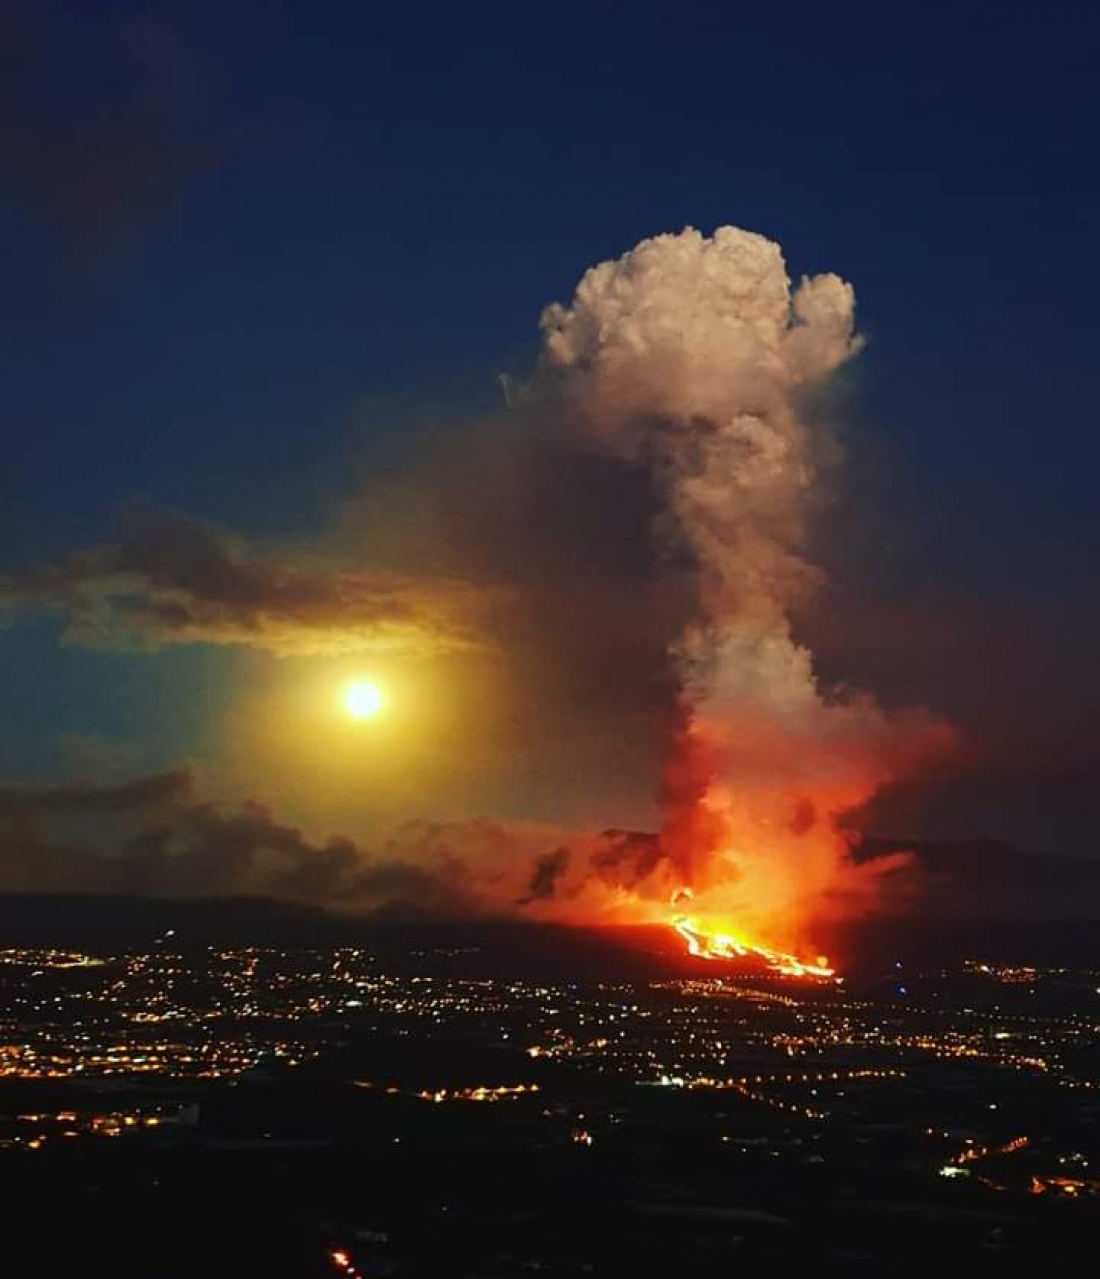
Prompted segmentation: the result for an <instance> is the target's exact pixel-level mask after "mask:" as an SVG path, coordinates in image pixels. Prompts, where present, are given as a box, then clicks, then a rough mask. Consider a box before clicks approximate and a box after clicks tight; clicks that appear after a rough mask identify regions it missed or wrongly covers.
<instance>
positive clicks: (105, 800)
mask: <svg viewBox="0 0 1100 1279" xmlns="http://www.w3.org/2000/svg"><path fill="white" fill-rule="evenodd" d="M192 782H193V779H192V776H191V773H190V772H189V771H188V770H187V769H185V768H174V769H170V770H168V771H167V772H163V773H152V774H150V775H149V776H147V777H138V778H136V779H133V780H131V781H126V782H121V783H119V784H118V785H114V786H95V785H91V784H76V785H48V786H33V785H11V784H8V785H4V784H0V821H2V820H4V819H6V818H11V817H13V816H16V815H20V814H29V815H34V814H38V813H89V814H94V813H105V812H106V813H111V812H131V811H140V810H142V809H148V808H152V809H158V808H171V807H175V806H177V805H179V804H182V803H185V802H186V801H188V800H189V799H190V798H191V794H192Z"/></svg>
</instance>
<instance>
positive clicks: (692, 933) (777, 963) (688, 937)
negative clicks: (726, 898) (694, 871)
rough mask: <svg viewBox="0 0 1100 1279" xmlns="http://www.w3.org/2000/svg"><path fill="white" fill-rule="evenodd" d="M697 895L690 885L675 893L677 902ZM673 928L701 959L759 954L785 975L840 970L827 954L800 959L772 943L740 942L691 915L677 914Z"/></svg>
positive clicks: (829, 973) (820, 975)
mask: <svg viewBox="0 0 1100 1279" xmlns="http://www.w3.org/2000/svg"><path fill="white" fill-rule="evenodd" d="M692 896H693V894H692V892H691V889H689V888H681V889H680V890H679V891H678V892H677V893H675V894H674V895H673V898H672V901H673V905H675V904H677V903H678V902H682V901H690V900H691V898H692ZM672 927H673V928H674V929H675V930H676V931H677V932H678V933H679V934H680V936H681V937H682V938H683V939H684V941H685V942H686V943H687V948H688V952H689V954H692V955H695V956H697V957H698V958H699V959H738V958H744V957H745V956H748V955H755V956H756V957H757V958H758V959H762V960H764V962H765V963H766V964H767V966H768V967H769V968H770V969H771V970H772V972H775V973H779V974H781V975H782V976H784V977H818V978H822V979H825V978H832V977H835V975H836V970H835V969H833V968H830V967H829V961H828V959H827V958H826V957H825V956H824V955H818V957H817V959H816V961H815V962H814V963H812V964H811V963H808V962H807V961H806V960H802V959H799V958H798V956H797V955H789V954H787V953H786V952H785V951H782V950H773V949H772V948H771V947H770V946H757V945H753V944H752V943H751V942H746V941H738V939H737V938H735V937H731V936H729V935H728V934H724V933H708V932H706V931H705V930H704V929H702V928H700V927H699V926H698V924H696V923H695V922H694V921H693V920H692V919H690V918H689V917H688V916H687V915H677V916H675V918H674V919H673V920H672Z"/></svg>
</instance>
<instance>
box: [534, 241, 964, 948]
mask: <svg viewBox="0 0 1100 1279" xmlns="http://www.w3.org/2000/svg"><path fill="white" fill-rule="evenodd" d="M854 314H855V299H854V294H853V291H852V288H851V286H850V285H848V284H846V283H845V282H844V281H843V280H841V279H840V278H839V277H837V276H835V275H821V276H815V277H812V278H806V279H803V280H802V282H801V284H800V285H798V286H797V288H795V289H793V291H792V288H791V284H790V281H789V279H788V276H787V272H786V268H785V266H784V262H783V257H782V255H781V252H780V249H779V246H778V245H776V244H774V243H772V242H771V241H769V240H767V239H765V238H764V237H763V236H760V235H755V234H751V233H749V232H746V231H741V230H737V229H735V228H732V227H723V228H720V229H719V230H718V231H717V232H716V233H715V234H714V236H713V237H712V238H707V237H705V236H703V235H701V234H700V233H699V232H697V231H695V230H692V229H688V230H685V231H684V232H683V233H682V234H680V235H664V236H658V237H656V238H655V239H652V240H647V241H644V242H643V243H642V244H640V245H638V247H637V248H635V249H634V250H632V251H631V252H630V253H627V254H626V255H625V256H624V257H622V258H620V259H619V260H618V261H614V262H605V263H602V264H601V265H599V266H597V267H594V268H593V269H592V270H590V271H589V272H588V273H587V274H586V275H585V276H584V278H583V279H582V281H581V283H580V285H579V286H578V288H577V292H576V296H575V297H574V299H573V302H572V303H571V305H569V306H568V307H565V306H560V305H555V306H551V307H550V308H548V309H547V311H546V312H545V313H544V315H543V319H542V327H543V333H544V361H543V371H542V380H543V385H546V384H547V383H549V384H550V385H552V386H555V387H556V389H557V391H558V393H560V395H561V396H562V398H563V400H564V402H565V404H566V405H567V406H568V408H569V410H570V412H571V414H573V415H575V416H576V417H577V418H579V420H580V422H581V424H582V429H583V430H584V431H585V432H586V433H587V434H588V435H589V437H590V439H591V440H592V441H593V443H594V444H595V445H596V446H597V447H600V448H602V449H606V450H608V451H610V452H611V453H612V454H613V455H616V456H619V457H621V458H624V459H627V460H629V461H631V462H637V461H639V460H640V461H643V462H644V463H645V464H646V465H648V467H649V468H651V471H652V474H653V476H654V478H655V481H656V483H657V485H658V487H659V490H660V493H661V496H662V499H663V513H662V516H661V518H660V520H659V521H658V524H657V526H656V528H655V530H654V535H655V537H656V539H657V541H658V543H659V545H660V547H661V548H662V549H663V551H664V552H665V554H666V556H667V558H668V559H669V560H673V559H676V560H683V559H685V558H686V559H687V560H688V561H689V562H690V564H691V565H692V569H693V575H694V581H695V590H696V609H695V616H694V619H693V621H692V622H691V623H690V625H689V626H688V627H687V629H686V630H685V632H684V634H683V635H682V637H681V639H680V641H679V643H678V645H677V646H676V651H675V653H674V655H673V661H674V664H675V669H676V672H677V675H678V680H679V684H680V689H681V700H682V707H683V711H684V723H683V725H682V728H681V731H679V732H678V733H677V734H675V735H674V739H673V741H672V743H671V747H670V751H669V757H668V761H667V766H666V776H665V811H666V823H665V828H664V831H663V834H662V838H661V842H660V851H661V856H660V857H659V858H657V859H655V860H654V859H652V858H651V862H650V870H649V873H648V874H647V875H643V876H642V877H641V878H640V879H639V878H638V876H637V871H636V867H637V865H638V862H637V858H636V856H635V857H629V858H624V861H623V863H622V864H623V865H624V866H626V865H628V864H629V866H630V867H631V873H630V877H629V878H624V880H623V881H622V885H623V887H624V888H629V890H630V892H631V893H632V894H637V895H639V896H641V897H643V898H647V897H648V898H654V899H656V900H658V901H660V900H664V901H667V900H668V895H669V893H670V892H671V891H675V889H676V888H678V887H679V886H680V885H684V886H688V887H690V888H692V889H693V890H694V891H695V893H696V897H697V898H698V899H699V902H700V912H701V914H703V915H709V916H711V917H712V918H714V919H720V920H722V921H723V922H724V923H725V924H726V925H727V926H732V927H733V928H735V929H736V928H741V929H744V930H747V931H748V932H749V933H750V934H753V933H755V934H757V935H760V934H761V933H762V934H763V935H765V936H767V937H769V938H771V939H773V940H776V939H782V940H785V941H794V940H796V939H797V937H798V935H799V934H800V933H801V932H802V930H803V929H804V927H805V926H806V924H807V922H808V921H809V920H810V919H812V918H813V917H815V916H816V917H821V916H826V915H829V914H832V913H837V912H847V911H851V910H853V909H864V908H866V907H867V906H868V905H869V904H870V903H871V901H872V900H873V899H874V897H875V896H876V894H877V891H878V890H877V886H876V885H875V884H874V883H873V882H871V880H870V879H869V877H868V873H867V871H866V870H863V869H861V868H859V867H857V866H856V864H855V863H854V861H853V860H852V859H851V857H850V855H849V846H848V843H847V841H846V840H845V838H844V836H843V834H842V832H841V829H840V821H841V818H842V817H843V815H844V813H846V812H847V811H849V810H851V809H853V808H855V807H856V806H858V805H860V804H862V803H864V802H866V801H867V800H868V799H869V797H870V796H871V795H873V794H874V793H875V791H876V790H878V789H879V788H880V787H881V786H883V785H884V784H886V783H887V782H889V781H890V780H892V779H894V778H896V777H898V776H900V775H903V774H904V773H905V772H906V771H908V770H910V769H911V768H913V767H914V766H916V765H918V764H919V763H920V762H922V761H923V760H924V759H925V758H926V757H927V756H929V755H931V754H935V753H937V752H939V751H940V750H942V749H943V748H944V747H945V745H946V744H947V743H948V741H949V740H950V733H949V732H948V730H947V729H946V728H945V727H944V726H943V725H941V724H939V723H937V722H935V721H934V720H933V719H932V718H931V717H929V716H927V715H923V714H919V713H918V714H911V715H907V716H902V717H900V718H891V717H889V716H887V715H886V714H884V713H883V712H882V711H881V710H880V709H879V708H878V707H877V706H876V705H875V704H874V702H873V701H872V700H871V699H870V698H868V697H866V696H862V695H859V694H855V693H850V692H844V691H839V692H833V691H828V690H824V689H822V688H821V687H819V685H818V682H817V680H816V678H815V675H814V669H813V661H812V657H811V654H810V653H809V652H808V651H807V650H806V649H805V648H804V647H802V646H800V645H799V643H798V642H797V641H796V639H795V637H794V635H793V633H792V625H791V620H790V617H791V610H792V608H793V607H794V606H795V605H796V604H797V602H798V601H799V600H800V599H801V598H802V597H803V596H804V595H805V593H806V592H807V591H808V590H810V589H811V588H812V587H813V586H814V585H815V584H816V582H817V578H818V574H817V572H816V571H815V569H814V568H813V566H812V564H811V563H810V562H809V561H808V560H807V558H806V555H805V544H806V541H807V524H808V516H809V514H810V512H811V504H812V502H813V499H814V493H815V486H816V485H817V483H818V475H819V470H820V462H821V458H822V455H823V451H824V449H825V448H826V447H827V446H828V445H830V444H831V441H830V440H829V439H828V436H827V434H826V432H825V431H824V429H823V428H821V427H814V426H813V425H811V419H810V416H809V415H808V414H807V412H806V411H805V404H806V401H807V397H808V395H809V393H811V392H813V390H814V389H815V388H816V387H817V386H818V385H819V384H821V383H822V381H823V380H825V379H827V378H828V377H829V376H830V374H832V373H833V372H834V371H835V370H836V369H838V368H839V367H840V366H841V365H843V364H844V363H845V362H846V361H847V360H849V359H850V358H851V357H852V356H853V355H854V354H855V353H856V351H857V350H858V349H859V345H860V342H859V338H858V337H857V335H856V333H855V328H854ZM896 865H897V863H896V862H895V863H886V864H885V866H884V864H883V863H881V862H880V863H877V864H876V867H875V873H876V875H881V874H882V872H883V870H884V869H885V870H890V869H896ZM598 869H599V870H600V872H601V874H602V875H604V876H606V875H607V873H608V871H609V870H613V869H614V866H613V864H609V862H608V860H607V857H606V855H605V857H604V860H603V862H602V863H601V864H600V865H599V867H598Z"/></svg>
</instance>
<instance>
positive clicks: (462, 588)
mask: <svg viewBox="0 0 1100 1279" xmlns="http://www.w3.org/2000/svg"><path fill="white" fill-rule="evenodd" d="M487 602H488V595H487V593H486V592H484V591H479V590H476V589H474V588H473V587H471V586H470V585H468V584H467V583H465V582H463V581H461V580H459V579H457V578H448V577H442V576H436V577H432V576H419V577H413V576H408V575H404V574H401V573H398V572H389V571H385V570H381V569H367V570H364V569H356V568H350V567H346V566H334V565H331V564H328V563H324V562H322V561H319V560H315V559H314V560H311V559H308V558H306V557H305V556H300V555H290V554H287V555H282V556H266V557H263V556H260V555H257V554H256V553H254V552H252V551H250V550H249V549H248V548H247V547H246V546H245V545H244V544H243V543H242V542H240V541H239V540H236V539H233V538H230V537H228V536H227V535H226V534H224V533H221V532H219V531H218V530H216V529H213V528H211V527H209V526H207V525H204V524H200V523H199V522H197V521H195V520H192V519H189V518H187V517H185V516H182V515H177V514H173V513H170V512H166V511H147V512H145V513H143V514H141V515H138V516H135V517H133V518H132V519H131V520H130V521H129V526H128V528H127V529H126V531H125V533H124V535H123V536H122V537H121V538H120V539H118V540H117V541H113V542H108V543H104V544H102V545H100V546H96V547H92V548H90V549H86V550H81V551H76V552H74V553H72V554H70V555H68V556H67V557H65V558H63V559H61V560H58V561H56V562H54V563H52V564H47V565H43V566H38V567H32V568H30V569H27V570H22V571H19V572H14V573H9V574H7V575H2V574H0V607H6V608H7V609H9V610H12V611H26V610H44V611H47V612H51V613H56V614H58V615H60V616H61V617H62V618H63V619H64V622H65V635H66V638H67V639H68V640H69V641H70V642H72V643H76V644H85V645H90V646H97V647H111V646H117V645H121V644H126V643H137V644H139V645H148V646H152V647H156V646H159V645H163V644H189V643H206V644H229V645H245V646H248V647H252V648H257V649H264V650H266V651H268V652H271V653H275V654H277V655H279V656H315V655H321V654H324V655H337V654H341V653H355V652H373V653H379V654H384V653H396V654H401V655H413V656H432V655H436V654H440V653H449V652H456V651H462V650H468V649H471V648H475V647H478V646H479V645H480V644H481V643H482V639H481V636H480V634H479V630H478V618H479V616H480V614H481V613H482V612H483V610H484V608H485V606H486V605H487Z"/></svg>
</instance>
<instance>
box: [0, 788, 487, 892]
mask: <svg viewBox="0 0 1100 1279" xmlns="http://www.w3.org/2000/svg"><path fill="white" fill-rule="evenodd" d="M104 815H110V816H111V817H112V818H113V819H115V821H114V824H113V825H112V826H111V830H110V835H109V846H108V847H106V848H105V847H102V846H100V845H101V843H102V841H101V840H100V839H98V838H97V831H98V824H99V823H100V822H101V819H102V818H103V817H104ZM482 834H484V832H482ZM498 838H499V839H501V840H506V838H507V837H506V835H505V834H504V832H503V831H498ZM463 841H465V844H464V843H463ZM479 846H480V840H479V838H478V834H477V832H471V831H469V830H464V829H463V828H462V827H455V828H453V829H451V830H450V831H448V830H446V829H445V828H442V827H440V828H436V829H435V831H434V833H432V834H431V835H429V834H427V833H426V832H425V831H424V830H423V829H418V830H415V831H408V832H405V833H404V835H403V837H402V839H401V840H399V841H397V842H395V843H391V844H390V845H388V846H387V847H386V849H385V850H384V851H383V853H382V854H381V855H379V856H374V855H372V854H371V853H369V852H368V851H367V850H365V849H364V848H362V847H361V846H359V845H358V844H356V843H355V842H354V841H353V840H350V839H345V838H342V837H338V836H334V837H331V838H329V839H325V840H321V841H315V840H311V839H310V838H309V837H308V836H306V835H305V834H304V833H303V832H302V831H301V830H299V829H297V828H296V827H294V826H290V825H287V824H285V823H284V822H281V821H279V820H278V819H277V818H276V817H275V816H274V815H273V814H272V813H271V812H270V811H269V810H268V809H267V808H265V807H263V806H262V805H259V804H252V803H248V804H245V805H243V806H242V807H241V808H239V809H226V808H223V807H222V806H220V805H218V804H213V803H209V802H204V801H200V800H199V799H197V798H196V796H195V788H194V781H193V778H192V776H191V774H190V772H189V771H188V770H187V769H175V770H172V771H170V772H165V773H159V774H154V775H150V776H147V777H141V778H137V779H134V780H131V781H127V782H124V783H121V784H118V785H110V786H91V785H74V786H13V785H7V786H3V787H0V888H3V889H5V890H9V891H10V890H30V891H38V892H42V891H84V892H128V893H129V892H136V893H141V894H148V895H151V896H243V895H247V896H253V895H261V896H270V897H278V898H284V899H288V900H293V901H300V902H308V903H313V904H317V905H324V906H331V907H337V908H346V909H349V910H358V911H369V910H373V909H376V908H378V907H380V906H383V905H388V904H393V903H408V904H414V905H415V906H417V907H418V908H419V909H423V910H434V911H437V912H440V913H454V912H462V911H467V912H468V911H476V910H478V909H482V910H483V909H486V903H485V902H484V901H481V902H480V904H479V900H478V895H477V892H476V887H477V886H476V883H475V877H474V875H473V873H472V871H471V870H470V868H469V866H468V856H467V854H468V849H469V848H473V847H479Z"/></svg>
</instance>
